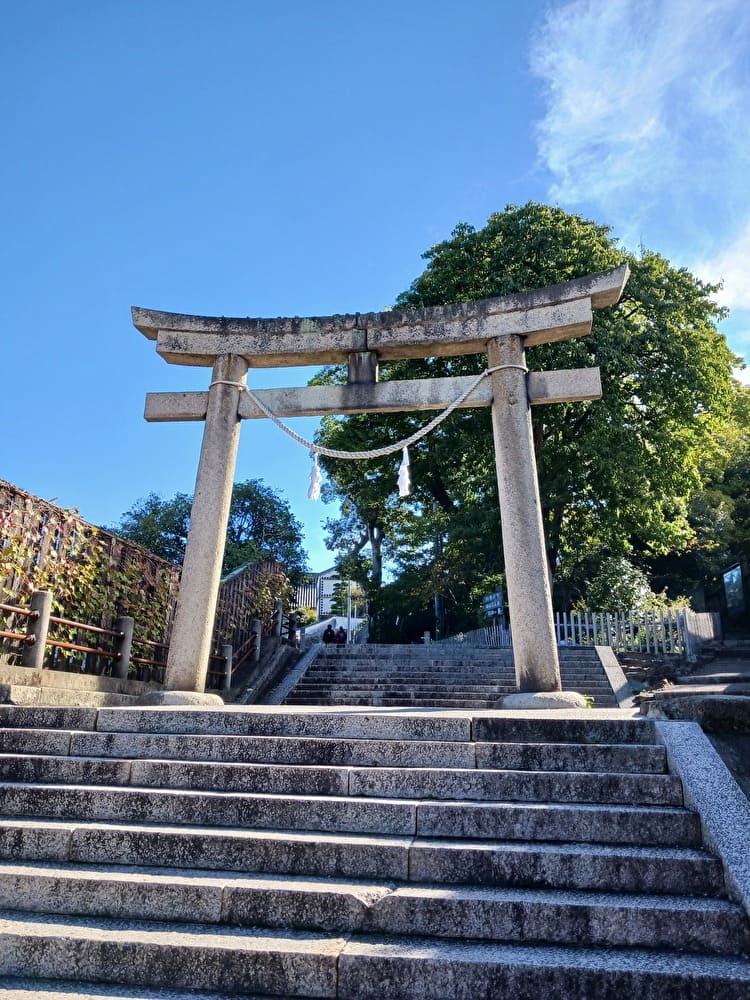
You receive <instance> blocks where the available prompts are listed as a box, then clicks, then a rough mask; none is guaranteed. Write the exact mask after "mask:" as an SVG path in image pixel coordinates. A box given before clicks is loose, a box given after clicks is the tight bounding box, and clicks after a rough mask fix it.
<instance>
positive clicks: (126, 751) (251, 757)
mask: <svg viewBox="0 0 750 1000" xmlns="http://www.w3.org/2000/svg"><path fill="white" fill-rule="evenodd" d="M70 753H71V754H74V755H79V756H81V757H89V756H97V757H105V756H106V757H131V758H136V759H137V758H146V759H159V758H161V759H177V760H192V761H201V760H204V761H226V762H233V763H266V764H290V765H294V764H304V765H308V766H309V765H313V764H317V765H320V766H329V765H364V766H367V765H372V766H378V765H388V766H391V767H429V766H434V767H473V766H474V762H475V750H474V744H473V743H470V742H466V741H449V740H432V741H429V740H399V739H382V740H380V739H368V738H366V737H362V738H352V739H349V738H346V737H343V736H342V737H341V738H339V739H336V738H334V737H330V736H329V737H315V736H206V735H202V736H201V735H198V736H194V735H161V734H150V733H147V734H140V733H73V734H72V735H71V740H70Z"/></svg>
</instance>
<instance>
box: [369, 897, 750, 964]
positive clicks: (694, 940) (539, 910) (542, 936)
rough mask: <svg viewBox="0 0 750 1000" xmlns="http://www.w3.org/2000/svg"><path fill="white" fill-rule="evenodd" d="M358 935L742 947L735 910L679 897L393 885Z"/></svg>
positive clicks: (742, 929) (742, 919) (743, 933)
mask: <svg viewBox="0 0 750 1000" xmlns="http://www.w3.org/2000/svg"><path fill="white" fill-rule="evenodd" d="M364 929H365V931H368V930H369V932H370V933H377V934H384V935H392V934H396V935H417V936H419V935H422V936H425V937H428V936H429V937H447V938H459V939H465V940H484V941H506V942H510V941H518V942H521V941H523V942H525V943H526V944H534V943H538V944H566V945H583V946H589V947H590V946H594V945H601V946H603V947H608V948H622V947H638V948H674V949H677V950H680V951H698V952H712V953H719V954H726V955H732V954H736V953H738V952H741V951H743V950H745V949H746V948H747V947H748V923H747V918H746V916H745V913H744V911H743V910H742V908H741V907H740V906H738V905H737V904H736V903H730V902H727V901H726V900H717V899H699V898H693V897H682V896H666V897H665V896H661V897H659V896H631V895H624V894H619V895H618V894H613V893H590V892H588V893H587V892H556V891H549V890H539V889H536V890H535V889H503V888H491V889H480V888H464V887H452V888H450V889H448V888H441V887H438V886H398V887H397V888H396V889H395V890H394V891H393V892H391V893H389V894H387V895H384V896H383V897H381V898H380V899H378V900H377V902H375V903H374V904H373V905H372V906H371V907H370V909H369V910H368V911H367V915H366V921H365V927H364Z"/></svg>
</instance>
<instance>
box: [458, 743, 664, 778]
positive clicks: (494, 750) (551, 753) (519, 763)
mask: <svg viewBox="0 0 750 1000" xmlns="http://www.w3.org/2000/svg"><path fill="white" fill-rule="evenodd" d="M474 746H475V755H476V766H477V767H478V768H501V769H503V770H509V771H520V770H524V771H586V772H591V771H595V772H596V771H610V772H614V773H632V772H637V773H639V774H644V773H649V774H663V773H665V772H666V770H667V752H666V750H665V749H664V747H659V746H638V745H637V744H611V745H605V744H596V743H589V744H576V743H476V744H474Z"/></svg>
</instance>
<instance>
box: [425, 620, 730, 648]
mask: <svg viewBox="0 0 750 1000" xmlns="http://www.w3.org/2000/svg"><path fill="white" fill-rule="evenodd" d="M554 625H555V636H556V639H557V643H558V645H559V646H584V647H585V646H611V647H612V648H613V649H614V650H616V651H617V652H622V653H651V654H653V655H663V656H684V657H686V658H687V659H690V660H692V659H695V658H696V656H697V655H698V650H699V647H700V643H701V642H707V641H712V640H716V639H720V638H721V621H720V618H719V615H718V614H697V613H695V612H693V611H690V610H689V609H687V608H668V609H667V610H666V611H647V612H639V611H612V612H600V611H583V612H566V611H556V612H555V616H554ZM440 641H441V642H447V643H450V644H452V645H455V644H458V643H465V644H466V645H469V646H478V647H485V648H491V649H509V648H511V647H512V645H513V641H512V635H511V630H510V629H509V628H503V627H502V626H499V625H498V626H486V627H485V628H479V629H474V630H473V631H471V632H466V633H461V634H460V635H458V636H451V637H450V638H449V639H443V640H440Z"/></svg>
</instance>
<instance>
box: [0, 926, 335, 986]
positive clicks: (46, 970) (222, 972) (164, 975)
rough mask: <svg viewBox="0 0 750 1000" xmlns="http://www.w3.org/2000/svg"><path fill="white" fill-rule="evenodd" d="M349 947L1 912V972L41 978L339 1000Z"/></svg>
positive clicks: (317, 940)
mask: <svg viewBox="0 0 750 1000" xmlns="http://www.w3.org/2000/svg"><path fill="white" fill-rule="evenodd" d="M344 944H345V940H344V939H343V938H340V937H334V936H331V935H326V934H315V933H312V932H306V931H295V932H291V931H287V932H281V931H278V930H273V931H270V930H260V929H257V928H253V929H248V930H244V929H240V928H232V929H231V930H230V929H228V928H223V927H213V926H210V925H206V924H196V925H189V924H188V925H185V924H173V923H151V922H149V923H143V922H137V921H108V920H105V919H104V918H99V919H97V920H96V921H94V920H93V919H92V920H90V921H89V920H86V919H84V918H74V917H65V918H62V917H54V916H51V917H48V916H41V915H36V914H33V915H32V914H24V915H19V914H17V913H13V912H12V911H10V912H2V913H0V973H1V974H3V975H14V976H38V977H40V978H42V979H44V978H53V979H54V978H56V979H73V980H75V979H89V980H95V981H96V980H98V981H102V982H110V983H121V984H126V985H127V984H132V985H135V986H156V987H161V986H166V987H170V988H172V989H174V988H175V987H180V988H183V989H213V990H217V989H218V990H220V991H226V992H239V993H270V994H278V993H285V994H289V995H292V996H304V997H311V996H317V997H335V996H336V995H337V960H338V956H339V954H340V953H341V951H342V949H343V947H344Z"/></svg>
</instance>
